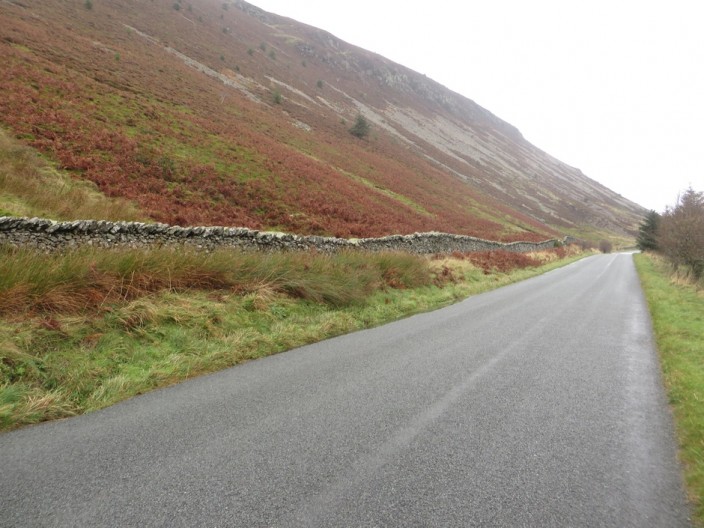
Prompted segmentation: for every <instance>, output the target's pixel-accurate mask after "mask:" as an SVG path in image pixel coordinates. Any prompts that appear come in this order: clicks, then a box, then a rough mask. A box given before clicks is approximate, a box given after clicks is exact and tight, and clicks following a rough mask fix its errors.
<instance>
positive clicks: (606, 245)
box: [599, 240, 614, 253]
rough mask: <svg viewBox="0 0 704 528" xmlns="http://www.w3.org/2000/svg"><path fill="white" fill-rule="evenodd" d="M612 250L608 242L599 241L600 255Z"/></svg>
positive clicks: (612, 246)
mask: <svg viewBox="0 0 704 528" xmlns="http://www.w3.org/2000/svg"><path fill="white" fill-rule="evenodd" d="M613 249H614V245H613V244H612V243H611V241H610V240H600V241H599V251H601V252H602V253H611V251H612V250H613Z"/></svg>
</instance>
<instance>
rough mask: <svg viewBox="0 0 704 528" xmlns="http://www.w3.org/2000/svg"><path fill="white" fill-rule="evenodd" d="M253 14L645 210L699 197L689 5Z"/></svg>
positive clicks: (384, 4) (701, 136) (673, 0)
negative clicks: (312, 32) (324, 38)
mask: <svg viewBox="0 0 704 528" xmlns="http://www.w3.org/2000/svg"><path fill="white" fill-rule="evenodd" d="M250 2H251V3H253V4H255V5H257V6H259V7H261V8H262V9H265V10H266V11H271V12H274V13H277V14H280V15H284V16H288V17H291V18H293V19H296V20H298V21H300V22H305V23H307V24H310V25H313V26H316V27H319V28H321V29H325V30H327V31H329V32H330V33H333V34H334V35H336V36H337V37H339V38H341V39H343V40H345V41H347V42H349V43H352V44H355V45H357V46H360V47H362V48H365V49H368V50H370V51H374V52H377V53H379V54H381V55H383V56H385V57H387V58H389V59H391V60H394V61H396V62H399V63H401V64H403V65H405V66H408V67H409V68H412V69H414V70H416V71H418V72H420V73H424V74H426V75H428V76H429V77H431V78H433V79H435V80H436V81H438V82H440V83H442V84H444V85H445V86H447V87H449V88H451V89H453V90H455V91H457V92H459V93H461V94H462V95H465V96H466V97H468V98H470V99H472V100H474V101H475V102H477V103H478V104H480V105H481V106H483V107H485V108H487V109H488V110H490V111H491V112H493V113H494V114H496V115H498V116H499V117H500V118H502V119H504V120H506V121H508V122H509V123H511V124H513V125H515V126H516V127H518V128H519V129H520V130H521V132H522V133H523V136H524V137H525V138H526V139H528V140H529V141H530V142H532V143H533V144H535V145H536V146H538V147H540V148H541V149H543V150H545V151H547V152H548V153H550V154H552V155H553V156H555V157H557V158H558V159H560V160H562V161H564V162H565V163H568V164H570V165H572V166H574V167H578V168H580V169H582V171H583V172H584V173H585V174H586V175H587V176H589V177H591V178H593V179H595V180H597V181H599V182H601V183H603V184H604V185H606V186H607V187H609V188H611V189H613V190H614V191H616V192H618V193H620V194H622V195H623V196H625V197H626V198H629V199H631V200H633V201H635V202H636V203H639V204H641V205H642V206H644V207H647V208H649V209H655V210H657V211H660V212H661V211H663V210H664V208H665V206H666V205H674V203H675V202H676V199H677V195H678V193H679V192H681V191H683V190H685V189H686V188H687V187H688V186H690V185H691V186H692V187H693V188H694V189H695V190H698V191H704V168H703V167H702V164H701V162H702V154H704V4H701V3H700V2H699V1H698V0H666V1H653V0H641V1H632V0H608V1H607V0H590V1H588V2H585V1H583V0H580V1H576V0H529V1H528V0H480V1H475V0H465V1H459V0H434V1H427V0H426V1H417V0H406V1H400V0H387V1H385V0H356V1H354V2H344V3H343V2H333V1H331V0H297V1H292V0H250ZM345 6H349V7H345Z"/></svg>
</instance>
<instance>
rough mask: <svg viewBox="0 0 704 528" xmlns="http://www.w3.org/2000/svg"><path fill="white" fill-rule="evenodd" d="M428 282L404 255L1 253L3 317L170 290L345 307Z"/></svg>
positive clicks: (85, 307) (422, 268) (417, 263)
mask: <svg viewBox="0 0 704 528" xmlns="http://www.w3.org/2000/svg"><path fill="white" fill-rule="evenodd" d="M430 281H431V277H430V272H429V270H428V269H427V267H426V265H425V263H424V260H423V259H421V258H419V257H414V256H411V255H405V254H401V253H388V254H377V255H369V254H362V253H359V252H349V253H340V254H337V255H334V256H330V255H323V254H310V253H269V254H260V253H258V254H255V253H242V252H235V251H229V250H225V249H223V250H220V251H216V252H213V253H203V252H197V251H195V250H191V249H188V248H178V249H176V248H161V249H149V250H113V251H105V250H98V249H81V250H77V251H72V252H69V253H65V254H56V253H55V254H44V253H40V252H38V251H35V250H31V249H26V248H19V249H18V248H12V247H0V315H9V314H22V313H28V312H29V313H33V314H36V313H84V312H87V311H89V310H94V309H96V308H99V307H104V306H105V305H106V304H110V303H115V302H126V301H131V300H133V299H137V298H139V297H142V296H145V295H148V294H151V293H154V292H159V291H165V290H168V291H174V292H183V291H187V290H227V291H232V292H239V293H248V292H250V291H262V290H270V291H271V292H276V293H284V294H286V295H288V296H290V297H293V298H298V299H304V300H308V301H313V302H319V303H323V304H326V305H329V306H334V307H339V306H346V305H349V304H352V303H355V302H359V301H361V300H362V299H364V298H365V297H366V296H367V295H368V294H369V293H370V292H372V291H374V290H376V289H378V288H382V287H396V288H410V287H416V286H421V285H424V284H429V283H430Z"/></svg>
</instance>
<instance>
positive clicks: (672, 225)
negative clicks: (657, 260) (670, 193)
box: [657, 187, 704, 280]
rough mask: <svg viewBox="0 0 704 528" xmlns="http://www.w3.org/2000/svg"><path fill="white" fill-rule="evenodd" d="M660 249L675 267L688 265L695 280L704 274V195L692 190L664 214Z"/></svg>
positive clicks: (660, 233) (659, 238) (660, 229)
mask: <svg viewBox="0 0 704 528" xmlns="http://www.w3.org/2000/svg"><path fill="white" fill-rule="evenodd" d="M657 243H658V247H659V248H660V250H661V251H662V253H663V254H664V255H665V256H666V257H667V258H668V260H670V262H671V263H672V264H673V265H674V266H675V269H677V267H679V266H687V267H689V268H690V269H691V271H692V274H693V275H694V278H695V279H696V280H698V279H700V278H701V277H702V275H703V274H704V194H703V193H701V192H697V191H695V190H694V189H692V188H691V187H690V188H689V189H687V190H686V191H685V192H684V194H682V195H680V197H679V198H678V200H677V204H676V205H675V207H673V208H669V207H668V208H667V210H666V211H665V213H664V214H663V215H662V219H661V221H660V227H659V229H658V237H657Z"/></svg>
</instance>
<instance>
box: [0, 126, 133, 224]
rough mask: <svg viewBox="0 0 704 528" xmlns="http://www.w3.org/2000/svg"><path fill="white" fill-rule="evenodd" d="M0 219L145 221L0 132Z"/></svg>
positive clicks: (125, 203)
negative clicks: (4, 217)
mask: <svg viewBox="0 0 704 528" xmlns="http://www.w3.org/2000/svg"><path fill="white" fill-rule="evenodd" d="M0 215H14V216H41V217H45V218H54V219H57V220H75V219H98V220H144V219H145V215H142V214H140V213H139V211H138V210H137V208H136V207H135V206H134V205H133V204H132V203H130V202H128V201H126V200H121V199H117V198H108V197H106V196H105V195H103V194H101V193H100V192H99V191H98V190H97V189H96V188H95V186H94V185H93V184H91V183H89V182H85V181H77V180H73V179H71V177H70V176H68V175H67V174H65V173H62V172H60V171H58V170H56V169H55V168H54V167H52V165H51V164H50V163H49V162H48V161H46V160H45V159H44V158H42V157H41V156H40V155H39V154H38V153H37V152H36V151H35V150H33V149H31V148H29V147H26V146H24V145H22V144H20V143H19V142H18V141H16V140H15V139H13V138H11V137H10V136H9V135H8V134H7V133H6V132H5V131H4V130H2V129H1V128H0Z"/></svg>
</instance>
